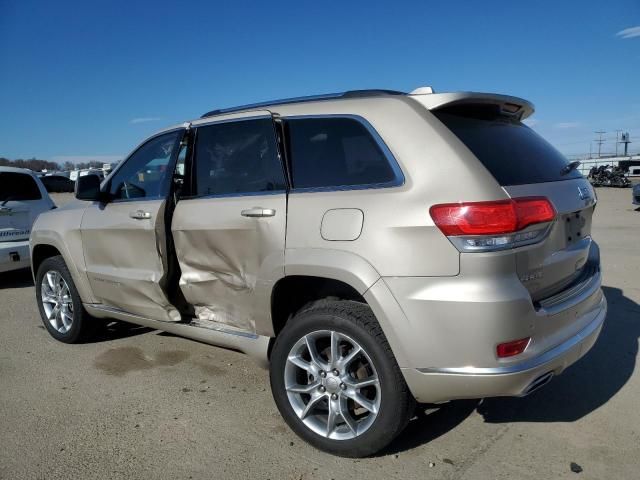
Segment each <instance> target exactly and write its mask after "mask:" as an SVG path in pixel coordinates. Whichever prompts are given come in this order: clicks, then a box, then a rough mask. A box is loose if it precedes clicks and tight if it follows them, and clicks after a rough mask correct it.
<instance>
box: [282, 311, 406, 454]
mask: <svg viewBox="0 0 640 480" xmlns="http://www.w3.org/2000/svg"><path fill="white" fill-rule="evenodd" d="M319 330H329V331H335V332H338V333H339V334H343V335H346V336H348V337H350V338H351V339H353V340H355V341H356V342H357V343H358V344H359V345H360V346H361V347H362V348H363V349H364V350H365V351H366V354H367V355H368V356H369V358H370V359H371V362H372V363H373V365H374V367H375V370H376V371H377V377H378V379H379V389H380V390H379V391H380V395H381V397H380V405H379V408H378V411H377V416H376V417H375V420H373V423H372V424H371V425H370V426H369V427H368V428H367V429H366V430H365V431H364V432H363V433H362V434H360V435H358V436H356V437H355V438H350V439H340V440H339V439H330V438H328V437H327V436H322V435H319V434H318V433H316V432H314V431H313V430H312V429H311V428H310V427H308V426H307V425H305V423H303V421H302V420H301V419H300V418H299V416H298V414H296V412H295V411H294V409H293V407H292V405H291V403H290V401H289V398H288V394H287V391H286V388H285V366H286V363H287V361H288V360H287V358H288V356H289V352H290V351H291V350H292V348H293V347H294V346H295V345H296V343H297V342H298V341H299V340H300V339H302V338H303V337H304V336H305V335H307V334H309V333H312V332H316V331H319ZM270 379H271V390H272V394H273V398H274V400H275V402H276V405H277V407H278V409H279V410H280V413H281V414H282V416H283V418H284V420H285V421H286V422H287V424H288V425H289V427H291V429H292V430H293V431H294V432H295V433H296V434H297V435H298V436H299V437H301V438H302V439H303V440H305V441H306V442H308V443H310V444H311V445H313V446H314V447H316V448H318V449H320V450H323V451H325V452H329V453H332V454H335V455H339V456H342V457H366V456H369V455H373V454H375V453H376V452H378V451H380V450H381V449H383V448H384V447H385V446H387V445H388V444H389V443H390V442H391V441H392V440H393V439H394V438H395V437H396V436H397V435H398V434H399V433H400V432H402V430H403V429H404V428H405V426H406V425H407V423H408V421H409V419H410V418H411V415H412V414H413V410H414V406H415V400H414V399H413V396H412V395H411V393H410V392H409V389H408V387H407V384H406V382H405V381H404V377H403V376H402V373H401V372H400V368H399V367H398V364H397V362H396V360H395V357H394V356H393V353H392V351H391V347H390V346H389V343H388V341H387V339H386V337H385V335H384V333H383V332H382V329H381V328H380V325H379V324H378V321H377V320H376V318H375V316H374V314H373V312H372V311H371V309H370V308H369V306H368V305H366V304H363V303H359V302H354V301H330V300H321V301H319V302H316V303H313V304H311V305H309V306H306V307H304V308H303V309H302V310H300V311H299V312H298V313H297V314H296V315H295V316H294V317H293V318H291V319H290V320H289V321H288V322H287V324H286V325H285V327H284V329H283V330H282V331H281V332H280V334H279V335H278V337H277V338H276V340H275V343H274V345H273V349H272V352H271V368H270Z"/></svg>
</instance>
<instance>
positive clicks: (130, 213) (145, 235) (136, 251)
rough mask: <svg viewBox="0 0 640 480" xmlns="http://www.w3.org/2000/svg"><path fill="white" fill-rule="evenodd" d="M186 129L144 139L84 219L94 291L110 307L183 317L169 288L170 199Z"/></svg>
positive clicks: (163, 317) (156, 317)
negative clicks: (168, 292)
mask: <svg viewBox="0 0 640 480" xmlns="http://www.w3.org/2000/svg"><path fill="white" fill-rule="evenodd" d="M184 132H185V129H177V130H174V131H171V132H168V133H164V134H161V135H157V136H155V137H153V138H151V139H150V140H148V141H147V142H145V143H144V144H142V145H141V146H140V147H139V148H138V149H137V150H136V151H135V152H134V153H132V154H131V155H130V156H129V157H128V158H127V159H126V160H125V161H124V163H123V164H122V166H121V167H120V168H118V170H117V171H116V172H115V173H114V174H113V176H112V177H111V178H110V179H109V180H108V182H107V184H106V185H103V190H106V192H105V193H106V195H107V196H108V199H107V201H106V202H104V203H102V202H94V203H93V204H92V205H91V206H90V207H89V208H87V209H86V211H85V213H84V215H83V218H82V224H81V235H82V245H83V250H84V257H85V262H86V268H87V274H88V277H89V282H90V283H91V288H92V290H93V293H94V296H95V297H96V298H97V299H98V301H99V302H100V303H101V304H103V305H105V306H108V307H112V308H117V309H119V310H124V311H126V312H129V313H133V314H136V315H141V316H143V317H146V318H151V319H154V320H162V321H179V320H181V317H180V314H179V312H178V311H177V310H176V308H174V306H173V305H172V304H171V302H170V301H169V296H168V295H167V293H166V287H167V270H168V268H167V265H168V261H169V256H168V248H167V240H168V239H167V230H168V229H167V225H166V223H167V222H166V219H167V218H170V216H169V214H170V212H168V211H167V204H168V203H167V199H168V196H169V192H170V189H171V183H172V177H173V172H174V169H175V164H176V160H177V157H178V151H179V150H180V151H182V152H183V151H184V148H183V149H180V144H181V140H182V138H183V136H184Z"/></svg>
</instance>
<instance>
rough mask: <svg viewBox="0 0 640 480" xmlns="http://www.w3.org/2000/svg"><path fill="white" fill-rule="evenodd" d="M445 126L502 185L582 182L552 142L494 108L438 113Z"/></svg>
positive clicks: (484, 107) (488, 106)
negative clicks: (572, 180) (571, 180)
mask: <svg viewBox="0 0 640 480" xmlns="http://www.w3.org/2000/svg"><path fill="white" fill-rule="evenodd" d="M433 114H434V115H435V116H436V117H437V118H438V119H439V120H440V121H441V122H442V123H444V124H445V125H446V126H447V128H449V130H451V131H452V132H453V133H454V134H455V135H456V136H457V137H458V138H459V139H460V140H461V141H462V142H463V143H464V144H465V145H466V146H467V148H469V150H471V152H473V154H474V155H475V156H476V157H477V158H478V160H480V162H482V164H483V165H484V166H485V167H486V169H487V170H489V172H490V173H491V174H492V175H493V176H494V177H495V179H496V180H497V181H498V183H500V185H503V186H508V185H522V184H527V183H543V182H556V181H559V180H569V179H572V178H581V177H582V174H581V173H580V172H579V171H578V170H575V169H573V170H571V169H566V168H565V167H566V166H567V165H568V164H569V162H568V161H567V159H566V158H565V157H564V155H562V154H561V153H560V152H559V151H558V150H556V149H555V148H554V147H553V146H552V145H551V144H550V143H549V142H547V141H546V140H545V139H543V138H542V137H541V136H540V135H538V134H537V133H536V132H534V131H533V130H531V129H530V128H529V127H527V126H526V125H524V124H523V123H522V122H520V121H519V120H517V119H515V118H514V117H508V116H505V115H501V114H500V111H499V109H498V107H497V106H494V105H464V106H457V107H450V108H446V109H443V110H437V111H435V112H433Z"/></svg>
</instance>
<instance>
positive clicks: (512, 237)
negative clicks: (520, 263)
mask: <svg viewBox="0 0 640 480" xmlns="http://www.w3.org/2000/svg"><path fill="white" fill-rule="evenodd" d="M429 213H430V214H431V218H432V219H433V221H434V223H435V224H436V226H437V227H438V228H439V229H440V230H441V231H442V233H444V234H445V235H446V236H447V237H449V240H451V241H452V242H453V244H454V245H455V246H456V247H457V248H458V249H459V250H460V251H486V250H498V249H505V248H514V247H515V246H520V245H526V244H529V243H534V242H536V241H539V240H540V239H542V237H543V236H544V235H543V234H544V232H546V230H547V227H546V225H542V226H541V228H539V229H531V230H529V231H527V232H520V231H521V230H523V229H525V228H527V227H529V226H531V225H537V224H547V223H549V222H551V221H553V220H554V219H555V217H556V210H555V208H554V207H553V205H552V204H551V202H550V201H549V200H548V199H546V198H544V197H521V198H512V199H508V200H497V201H491V202H461V203H445V204H441V205H434V206H432V207H431V208H430V209H429Z"/></svg>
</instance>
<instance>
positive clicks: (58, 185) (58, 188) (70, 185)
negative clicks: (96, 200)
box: [40, 175, 76, 192]
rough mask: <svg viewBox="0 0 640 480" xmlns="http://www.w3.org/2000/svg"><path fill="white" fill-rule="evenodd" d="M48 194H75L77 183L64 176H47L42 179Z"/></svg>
mask: <svg viewBox="0 0 640 480" xmlns="http://www.w3.org/2000/svg"><path fill="white" fill-rule="evenodd" d="M40 180H41V181H42V184H43V185H44V187H45V188H46V189H47V192H73V190H74V187H75V185H76V183H75V182H74V181H72V180H70V179H68V178H67V177H65V176H63V175H45V176H44V177H40Z"/></svg>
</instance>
